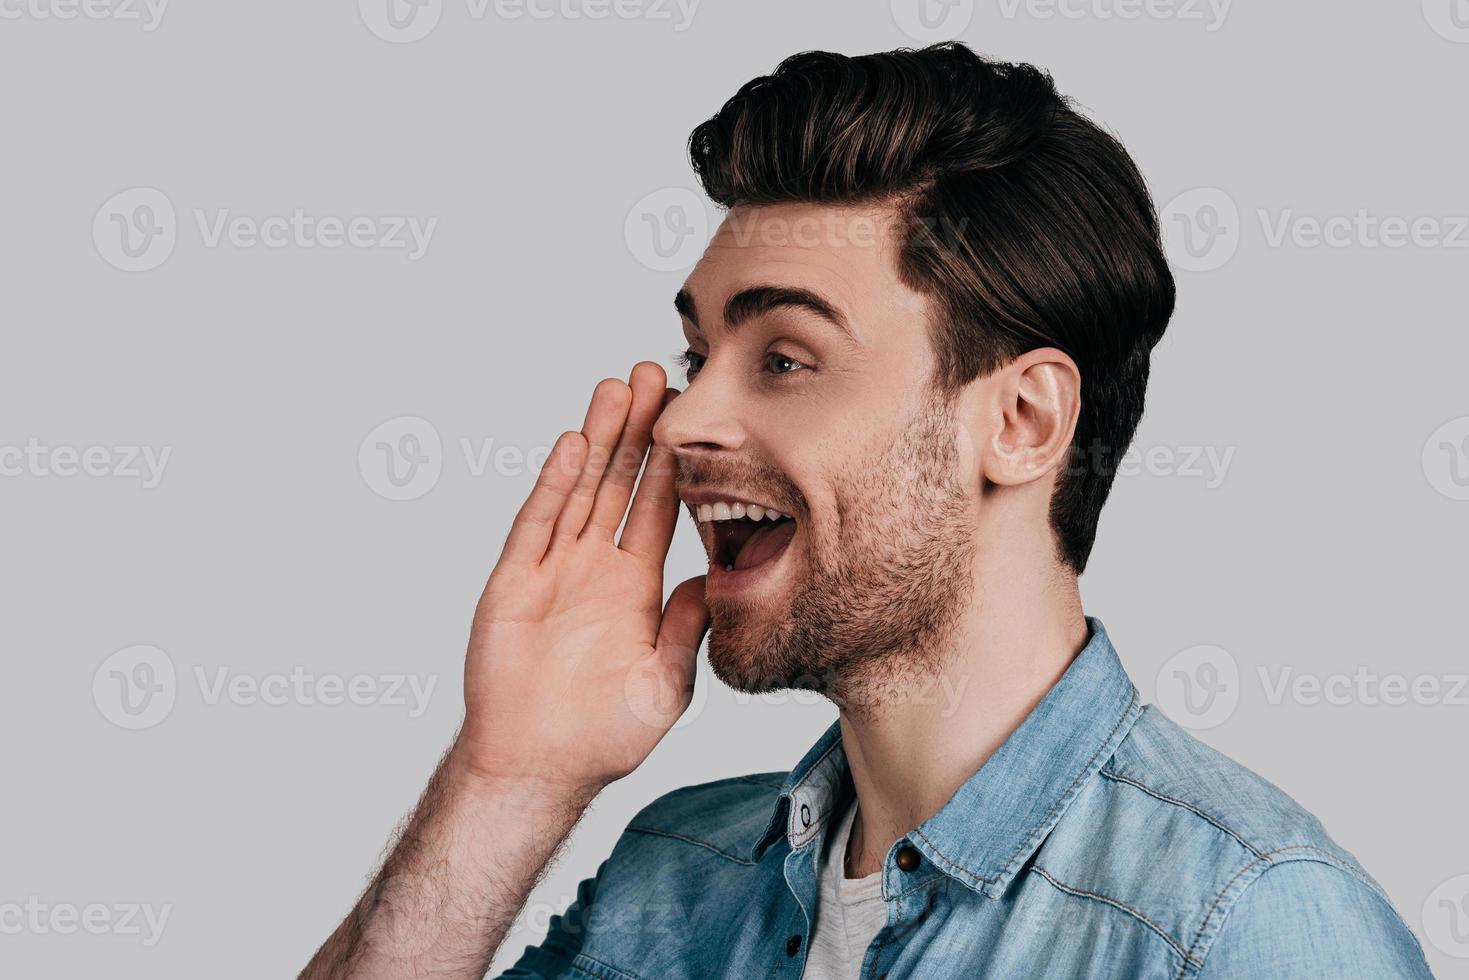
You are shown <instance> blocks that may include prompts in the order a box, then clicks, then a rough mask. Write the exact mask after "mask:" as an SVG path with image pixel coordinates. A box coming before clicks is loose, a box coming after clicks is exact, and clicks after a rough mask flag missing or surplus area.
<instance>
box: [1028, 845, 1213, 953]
mask: <svg viewBox="0 0 1469 980" xmlns="http://www.w3.org/2000/svg"><path fill="white" fill-rule="evenodd" d="M1030 870H1031V871H1033V872H1035V873H1036V874H1038V875H1040V876H1041V877H1042V878H1044V879H1045V880H1046V881H1049V882H1050V883H1051V884H1052V885H1053V886H1055V888H1056V889H1057V890H1059V891H1061V892H1064V893H1065V894H1067V895H1072V896H1075V897H1076V898H1089V899H1092V900H1093V901H1097V902H1101V903H1102V904H1104V905H1110V906H1111V907H1113V908H1115V909H1117V910H1118V911H1120V912H1124V913H1126V914H1127V915H1130V916H1132V917H1133V918H1134V919H1137V920H1138V921H1139V922H1141V923H1142V924H1143V925H1144V926H1146V927H1147V928H1148V929H1150V930H1152V931H1153V932H1155V933H1157V934H1158V937H1159V938H1160V939H1162V940H1163V941H1164V942H1165V943H1167V944H1168V946H1169V947H1170V948H1171V949H1172V950H1173V951H1174V952H1175V953H1177V954H1178V955H1179V956H1180V957H1181V958H1182V959H1183V961H1184V963H1183V965H1184V969H1185V970H1187V969H1188V967H1189V965H1190V964H1192V965H1194V966H1196V967H1201V966H1203V965H1204V964H1203V963H1201V962H1200V961H1198V960H1196V959H1194V958H1193V956H1192V955H1191V954H1190V953H1189V952H1188V950H1185V949H1184V948H1183V945H1182V944H1181V943H1179V941H1178V940H1176V939H1174V938H1173V937H1172V936H1170V935H1169V934H1168V931H1167V930H1166V929H1164V928H1163V927H1162V926H1160V925H1159V924H1158V923H1156V922H1154V921H1153V920H1152V919H1150V918H1148V917H1147V916H1146V915H1144V914H1143V913H1142V912H1140V911H1139V910H1137V909H1135V908H1133V907H1132V906H1131V905H1128V904H1126V903H1125V902H1119V901H1118V900H1117V899H1115V898H1111V897H1109V896H1107V895H1102V894H1098V893H1097V892H1089V891H1087V890H1086V889H1084V888H1077V887H1076V886H1075V885H1068V884H1065V883H1063V882H1061V881H1058V880H1057V879H1056V878H1055V876H1054V875H1052V874H1051V873H1050V872H1049V871H1047V870H1046V869H1045V868H1042V867H1041V866H1040V865H1037V864H1033V865H1031V867H1030Z"/></svg>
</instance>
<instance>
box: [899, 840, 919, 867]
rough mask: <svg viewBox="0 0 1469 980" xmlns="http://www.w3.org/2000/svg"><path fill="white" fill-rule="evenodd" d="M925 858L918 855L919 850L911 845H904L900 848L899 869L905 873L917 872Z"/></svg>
mask: <svg viewBox="0 0 1469 980" xmlns="http://www.w3.org/2000/svg"><path fill="white" fill-rule="evenodd" d="M922 860H923V857H922V856H921V855H920V854H919V853H918V848H916V847H914V846H913V845H911V844H904V845H903V846H902V847H900V848H898V867H900V868H902V869H903V870H904V871H917V870H918V865H919V863H921V862H922Z"/></svg>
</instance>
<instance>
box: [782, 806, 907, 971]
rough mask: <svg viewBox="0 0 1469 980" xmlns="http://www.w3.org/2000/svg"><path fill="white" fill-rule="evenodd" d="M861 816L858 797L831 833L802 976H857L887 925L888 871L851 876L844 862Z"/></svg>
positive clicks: (844, 812) (821, 865) (823, 863)
mask: <svg viewBox="0 0 1469 980" xmlns="http://www.w3.org/2000/svg"><path fill="white" fill-rule="evenodd" d="M856 815H857V798H856V796H855V795H853V796H852V802H850V803H849V804H847V807H846V809H845V810H844V811H843V813H842V816H841V818H840V822H839V823H838V824H837V825H836V830H835V831H834V832H833V833H830V834H828V835H827V838H826V842H825V848H824V851H825V852H824V853H823V854H822V856H821V864H820V866H819V867H818V868H817V878H818V880H819V882H820V887H819V891H818V894H817V898H816V927H815V928H814V929H812V930H811V947H810V949H809V950H808V951H807V954H806V971H805V972H804V973H803V974H802V975H801V980H857V977H858V976H860V974H861V972H862V959H863V958H864V957H865V956H866V955H867V947H868V946H870V945H872V939H873V937H874V936H876V935H877V933H878V930H880V929H881V928H882V927H883V926H885V925H887V921H888V909H887V903H885V902H884V901H883V900H882V871H881V869H879V870H877V871H874V872H873V873H872V874H870V875H868V876H867V877H866V878H848V877H847V876H846V873H845V869H844V868H843V867H842V865H843V864H844V863H845V858H846V853H847V838H848V837H850V836H851V834H852V820H853V818H854V817H855V816H856Z"/></svg>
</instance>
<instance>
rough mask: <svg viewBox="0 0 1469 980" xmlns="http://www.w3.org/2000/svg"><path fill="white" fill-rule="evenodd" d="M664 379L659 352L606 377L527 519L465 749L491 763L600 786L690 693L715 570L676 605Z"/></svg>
mask: <svg viewBox="0 0 1469 980" xmlns="http://www.w3.org/2000/svg"><path fill="white" fill-rule="evenodd" d="M665 384H666V379H665V376H664V373H663V369H662V368H660V367H659V366H658V365H657V364H654V363H651V362H647V361H644V362H641V363H639V364H638V365H636V366H635V367H634V368H633V370H632V374H631V377H630V379H629V382H628V383H626V384H624V383H623V382H621V381H619V380H616V379H608V380H606V381H603V382H602V383H601V384H599V385H598V386H597V389H596V391H595V393H594V394H593V396H592V402H591V406H590V407H589V408H588V410H587V415H586V422H585V424H584V425H583V426H582V429H581V431H580V432H566V433H563V434H562V435H561V437H560V438H559V439H558V440H557V441H556V445H555V447H554V448H553V449H552V451H551V454H550V457H549V458H548V459H547V461H546V465H545V466H544V468H543V469H542V470H541V474H540V478H539V479H538V480H537V482H536V486H535V489H534V490H532V491H531V494H530V497H529V498H528V499H527V500H526V502H525V504H524V506H523V507H522V508H521V509H520V512H519V514H518V515H517V516H516V518H515V522H514V525H513V526H512V527H511V530H510V534H509V537H508V538H507V540H506V542H505V549H504V551H503V552H502V554H501V556H500V560H499V563H498V564H496V566H495V569H494V571H493V573H492V574H491V575H490V580H489V584H488V585H487V586H486V587H485V591H484V594H483V596H482V597H481V599H480V601H479V605H478V607H477V609H476V611H475V617H474V626H473V630H472V633H471V636H470V641H469V651H468V655H467V657H466V661H465V680H464V696H465V707H466V716H465V723H464V728H463V730H462V731H461V733H460V738H459V742H458V744H457V745H456V747H455V752H456V754H458V755H459V756H460V759H459V761H460V762H461V763H462V764H463V765H465V766H466V767H467V768H468V769H469V770H471V771H473V772H475V773H477V774H481V775H487V776H491V777H494V778H496V779H512V780H513V779H524V778H534V779H541V780H546V781H549V782H554V783H561V784H564V785H566V786H568V787H574V788H578V789H581V790H586V791H590V792H595V791H596V790H598V789H600V788H601V787H602V786H605V785H606V784H607V783H609V782H611V781H613V780H615V779H617V778H619V777H621V776H624V775H626V774H627V773H629V772H631V771H632V770H633V769H634V768H636V767H637V765H638V764H639V763H640V762H642V761H643V759H644V758H646V756H647V755H648V753H649V752H651V751H652V749H653V746H655V745H656V744H657V743H658V740H659V739H661V738H662V737H663V735H664V734H665V733H666V732H667V731H668V729H669V728H670V727H671V726H672V725H673V723H674V722H675V721H677V720H678V717H679V715H681V714H682V713H683V711H684V709H685V708H686V707H687V706H688V703H689V700H690V697H691V696H692V683H693V676H694V660H695V653H696V651H697V649H698V646H699V642H700V640H701V639H702V638H703V634H704V630H705V629H706V627H707V625H708V612H707V610H706V608H705V606H704V577H703V576H702V575H701V576H697V577H695V578H692V579H689V580H688V581H686V582H683V583H682V584H680V585H679V586H678V587H677V588H676V589H675V590H674V591H673V594H672V596H671V597H670V598H669V600H668V604H667V606H666V608H665V607H663V603H662V597H663V563H664V560H665V559H666V557H667V555H668V546H669V542H670V541H671V539H672V536H673V529H674V525H675V522H676V520H677V517H678V508H679V502H678V498H677V497H676V496H675V495H674V483H673V478H674V469H675V466H674V459H673V457H672V455H671V453H669V452H668V451H667V450H665V449H663V448H662V447H656V446H655V447H653V448H652V451H651V452H649V446H650V443H651V433H652V428H653V423H654V422H655V421H656V420H657V417H658V414H659V412H661V411H662V409H663V406H664V405H665V404H666V403H667V401H668V399H670V398H671V397H672V396H673V395H674V394H675V392H674V391H672V390H670V389H667V388H665ZM645 458H646V460H647V467H646V469H645V471H644V472H643V476H642V479H641V480H640V481H639V480H638V479H637V477H638V471H639V469H640V468H642V467H643V462H644V459H645ZM635 483H636V485H637V492H636V496H634V495H633V487H634V484H635ZM629 500H631V503H632V506H631V509H630V510H629V507H628V503H629ZM624 515H625V516H626V526H625V527H624V528H623V530H622V534H621V537H620V538H619V537H618V533H617V532H618V528H619V526H620V525H622V523H623V518H624Z"/></svg>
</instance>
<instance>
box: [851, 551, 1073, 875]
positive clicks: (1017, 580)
mask: <svg viewBox="0 0 1469 980" xmlns="http://www.w3.org/2000/svg"><path fill="white" fill-rule="evenodd" d="M981 550H982V551H987V552H988V553H989V554H991V555H993V554H1006V553H1009V554H1017V553H1018V554H1023V553H1024V551H1010V552H1006V551H1005V550H999V551H991V550H988V549H981ZM1017 564H1022V567H1017ZM975 579H976V581H975V588H974V590H973V592H972V597H971V599H970V601H969V603H968V606H967V608H966V609H965V610H964V611H963V613H962V615H961V616H960V617H959V619H958V623H957V627H956V629H955V631H954V633H953V635H950V636H948V637H946V638H945V642H944V646H945V648H946V650H948V651H950V652H948V653H945V654H944V655H943V656H940V657H935V658H933V660H931V661H929V662H935V663H936V666H935V667H934V668H933V671H932V674H931V676H925V677H923V678H915V679H914V682H913V684H911V685H909V686H907V688H906V691H907V694H908V696H906V697H903V698H895V699H893V701H894V703H891V704H885V705H883V706H882V708H881V710H878V711H861V712H856V711H845V710H844V711H843V712H842V713H841V719H840V721H841V730H842V745H843V749H844V750H845V752H846V756H847V762H848V765H849V767H850V770H851V774H852V782H853V785H854V787H855V789H856V793H857V799H858V801H859V802H860V808H859V809H858V812H857V816H856V819H855V821H854V822H853V824H852V832H851V838H850V840H849V842H848V854H847V859H848V860H847V875H848V876H849V877H863V876H865V875H867V874H870V873H872V872H873V871H877V870H879V869H880V868H881V867H882V862H883V859H884V858H885V857H886V856H887V852H888V849H889V848H890V847H891V846H892V843H893V841H895V840H897V839H898V838H899V837H901V836H903V835H904V834H906V833H908V832H909V831H911V830H913V829H914V828H915V827H917V826H918V825H919V824H921V823H923V821H925V820H927V819H928V818H929V817H931V816H933V815H934V814H935V813H937V812H938V811H939V810H940V809H941V808H942V807H943V805H944V804H945V803H947V802H948V800H949V797H951V796H952V795H953V794H954V791H955V790H957V789H958V788H959V787H960V786H961V785H962V784H963V783H964V782H965V781H966V780H967V779H968V778H969V777H970V776H972V775H973V774H974V773H975V772H977V771H978V770H979V769H980V767H981V766H983V765H984V763H985V761H986V760H987V759H989V757H990V756H991V755H993V754H994V752H995V750H996V749H998V748H999V747H1000V745H1001V744H1003V743H1004V741H1005V739H1006V738H1008V737H1009V736H1010V733H1011V732H1013V731H1014V730H1015V729H1016V728H1018V727H1019V726H1020V723H1021V722H1022V721H1024V720H1025V717H1026V716H1027V715H1028V714H1030V712H1031V710H1032V709H1033V708H1034V707H1035V706H1036V704H1037V703H1039V702H1040V700H1041V699H1042V698H1043V697H1044V696H1045V694H1046V692H1047V691H1049V690H1050V689H1051V687H1052V686H1053V685H1055V683H1056V681H1058V680H1059V679H1060V677H1061V675H1062V674H1064V673H1065V672H1066V668H1067V667H1068V666H1069V665H1070V663H1071V661H1072V659H1073V658H1074V657H1075V656H1076V655H1077V653H1079V652H1080V651H1081V649H1082V647H1084V646H1085V645H1086V642H1087V632H1088V631H1087V625H1086V619H1085V617H1084V616H1083V614H1082V608H1081V597H1080V594H1079V592H1078V591H1077V588H1076V579H1075V577H1073V576H1064V577H1059V578H1058V575H1057V573H1056V572H1055V570H1054V568H1053V567H1051V566H1049V565H1041V564H1037V565H1036V566H1035V567H1033V568H1026V567H1023V563H1017V562H1016V561H1014V560H1009V561H1006V562H1004V563H1003V565H1002V567H991V568H990V569H987V570H983V571H981V570H976V575H975ZM981 607H982V608H981Z"/></svg>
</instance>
